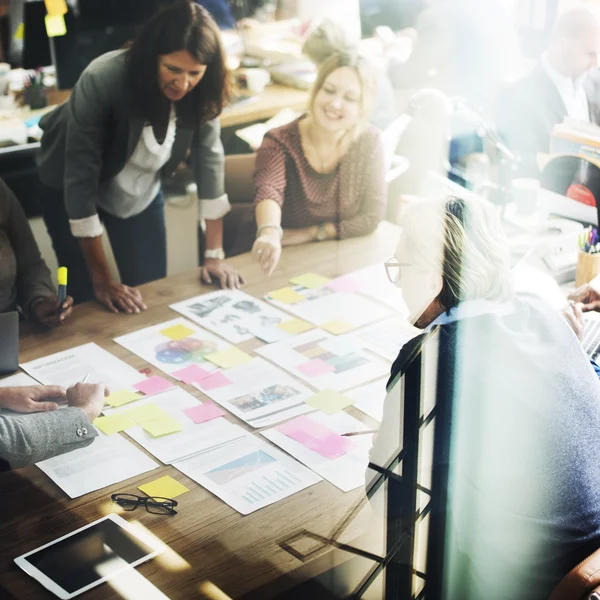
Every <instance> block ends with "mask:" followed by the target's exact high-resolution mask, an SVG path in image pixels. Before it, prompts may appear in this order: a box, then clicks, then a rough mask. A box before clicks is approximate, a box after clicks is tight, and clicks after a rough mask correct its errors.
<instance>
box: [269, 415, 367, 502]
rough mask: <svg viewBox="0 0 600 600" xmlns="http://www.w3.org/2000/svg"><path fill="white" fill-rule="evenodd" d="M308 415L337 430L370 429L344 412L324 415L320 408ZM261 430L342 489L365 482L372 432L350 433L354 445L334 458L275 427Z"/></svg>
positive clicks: (347, 490) (309, 417)
mask: <svg viewBox="0 0 600 600" xmlns="http://www.w3.org/2000/svg"><path fill="white" fill-rule="evenodd" d="M307 418H308V419H310V420H312V421H314V422H315V423H318V424H320V425H324V426H325V427H328V428H329V429H331V430H332V431H335V432H336V433H339V434H342V433H350V432H354V431H365V430H368V429H369V427H367V426H366V425H365V424H364V423H361V422H360V421H359V420H358V419H355V418H354V417H351V416H350V415H349V414H347V413H345V412H339V413H335V414H333V415H327V414H325V413H323V412H320V411H319V412H315V413H312V414H311V415H307ZM261 434H262V435H264V436H265V437H266V438H267V439H268V440H271V441H272V442H273V443H274V444H277V445H278V446H279V447H280V448H282V449H283V450H285V451H286V452H287V453H288V454H291V455H292V456H293V457H294V458H296V459H297V460H299V461H300V462H301V463H302V464H304V465H306V466H307V467H308V468H309V469H311V470H313V471H314V472H315V473H317V474H318V475H320V476H321V477H323V479H327V481H330V482H331V483H333V485H335V486H336V487H338V488H340V490H342V491H343V492H349V491H350V490H353V489H355V488H357V487H360V486H363V485H365V471H366V470H367V465H368V463H369V450H370V449H371V445H372V443H373V434H365V435H356V436H352V437H349V438H348V439H349V440H352V441H353V442H354V443H355V444H356V448H354V449H353V450H351V451H350V452H348V453H347V454H344V455H343V456H340V457H339V458H336V459H333V460H332V459H330V458H325V457H324V456H322V455H321V454H319V453H318V452H315V451H314V450H310V449H309V448H307V447H306V446H304V445H302V444H301V443H300V442H297V441H296V440H293V439H292V438H290V437H288V436H287V435H285V434H284V433H281V432H279V431H277V429H276V428H273V429H267V430H265V431H261Z"/></svg>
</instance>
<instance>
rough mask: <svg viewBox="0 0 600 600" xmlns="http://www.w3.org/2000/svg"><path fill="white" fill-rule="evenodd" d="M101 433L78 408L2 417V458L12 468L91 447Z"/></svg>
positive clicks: (0, 438) (0, 428)
mask: <svg viewBox="0 0 600 600" xmlns="http://www.w3.org/2000/svg"><path fill="white" fill-rule="evenodd" d="M97 435H98V432H97V431H96V429H95V428H94V426H93V425H92V424H91V423H90V421H89V419H88V418H87V417H86V415H85V413H84V412H83V411H82V410H81V409H79V408H75V407H69V408H62V409H59V410H54V411H49V412H39V413H28V414H24V413H14V412H8V411H4V412H2V413H1V414H0V458H2V459H4V460H5V461H7V462H8V463H10V466H11V467H12V468H13V469H16V468H19V467H25V466H27V465H30V464H33V463H36V462H39V461H41V460H46V459H47V458H52V457H53V456H58V455H59V454H64V453H65V452H71V451H72V450H77V449H78V448H85V447H86V446H89V445H90V444H91V443H92V442H93V441H94V438H95V437H96V436H97Z"/></svg>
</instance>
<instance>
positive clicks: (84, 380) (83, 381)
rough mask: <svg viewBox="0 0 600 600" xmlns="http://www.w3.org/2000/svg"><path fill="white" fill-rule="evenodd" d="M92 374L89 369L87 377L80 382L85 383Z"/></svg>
mask: <svg viewBox="0 0 600 600" xmlns="http://www.w3.org/2000/svg"><path fill="white" fill-rule="evenodd" d="M89 376H90V373H89V371H88V372H87V373H86V374H85V377H84V378H83V379H82V380H81V381H80V382H79V383H85V382H86V381H87V380H88V377H89Z"/></svg>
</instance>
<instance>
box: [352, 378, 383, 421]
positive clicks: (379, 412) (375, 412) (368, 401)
mask: <svg viewBox="0 0 600 600" xmlns="http://www.w3.org/2000/svg"><path fill="white" fill-rule="evenodd" d="M386 382H387V379H386V378H385V377H384V378H383V379H378V380H377V381H372V382H371V383H367V385H361V386H360V387H357V388H356V389H354V390H350V391H349V392H345V395H346V396H348V398H352V400H354V407H355V408H358V410H360V411H362V412H364V413H365V414H366V415H369V417H371V418H372V419H375V420H376V421H377V422H379V423H381V421H382V419H383V403H384V400H385V396H386V391H385V384H386Z"/></svg>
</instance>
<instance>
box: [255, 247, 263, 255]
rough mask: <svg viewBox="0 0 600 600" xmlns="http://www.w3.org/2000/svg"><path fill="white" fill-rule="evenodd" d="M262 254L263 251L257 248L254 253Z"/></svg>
mask: <svg viewBox="0 0 600 600" xmlns="http://www.w3.org/2000/svg"><path fill="white" fill-rule="evenodd" d="M263 252H264V250H263V249H262V248H259V249H258V250H257V251H256V254H262V253H263Z"/></svg>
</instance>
